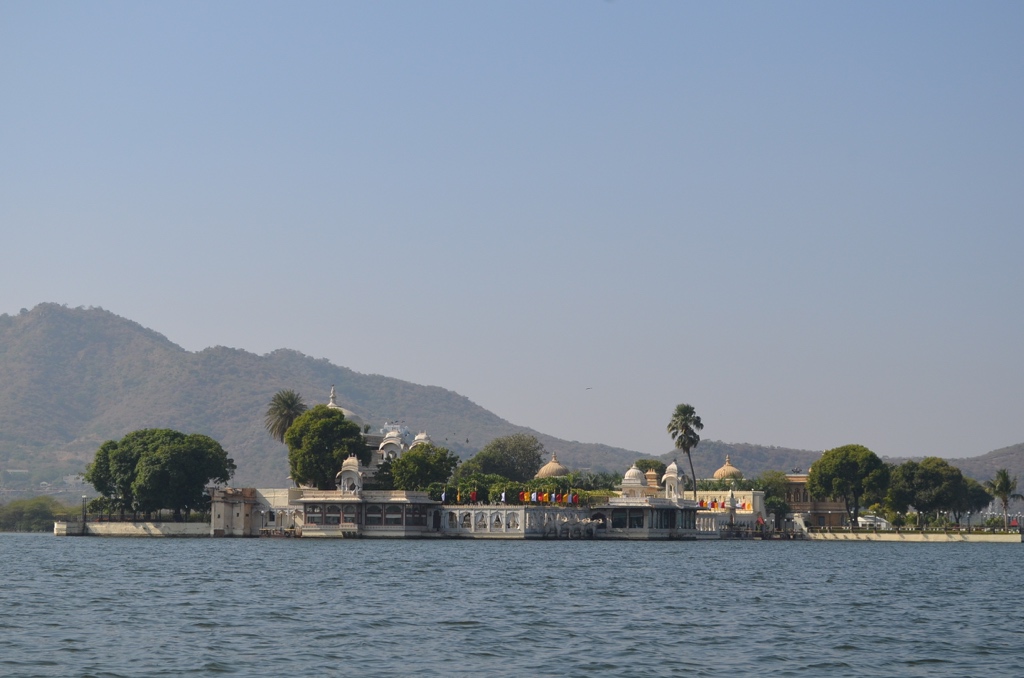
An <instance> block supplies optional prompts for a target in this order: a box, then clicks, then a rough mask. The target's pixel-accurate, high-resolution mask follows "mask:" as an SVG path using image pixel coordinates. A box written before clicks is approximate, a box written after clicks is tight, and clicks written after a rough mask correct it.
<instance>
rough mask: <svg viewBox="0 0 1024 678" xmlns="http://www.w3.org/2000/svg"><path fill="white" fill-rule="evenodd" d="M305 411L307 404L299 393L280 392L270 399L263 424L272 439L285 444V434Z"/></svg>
mask: <svg viewBox="0 0 1024 678" xmlns="http://www.w3.org/2000/svg"><path fill="white" fill-rule="evenodd" d="M305 411H306V403H304V402H302V396H300V395H299V394H298V393H296V392H295V391H291V390H282V391H278V392H277V393H275V394H274V397H273V398H271V399H270V405H268V406H267V414H266V417H264V419H263V424H264V426H266V428H267V433H269V434H270V437H271V438H273V439H274V440H276V441H278V442H281V443H283V442H284V432H285V431H287V430H288V427H289V426H291V425H292V423H293V422H294V421H295V420H296V419H298V418H299V415H300V414H302V413H303V412H305Z"/></svg>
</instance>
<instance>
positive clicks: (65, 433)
mask: <svg viewBox="0 0 1024 678" xmlns="http://www.w3.org/2000/svg"><path fill="white" fill-rule="evenodd" d="M332 384H333V385H334V386H335V388H336V389H337V393H338V401H339V403H340V404H341V405H343V406H344V407H346V408H348V409H350V410H352V411H353V412H355V413H356V414H357V415H358V416H360V417H361V418H362V419H363V420H364V421H366V422H367V423H370V424H371V425H373V426H379V425H381V424H382V423H383V422H384V421H404V422H405V424H406V426H408V428H409V429H410V430H412V431H414V432H415V431H419V430H425V431H427V432H428V433H429V434H430V435H431V437H432V438H433V439H434V441H435V442H437V443H439V444H441V445H444V446H446V447H448V448H449V449H451V450H452V451H453V452H455V453H456V454H459V455H460V456H462V457H463V458H465V457H468V456H470V455H472V454H473V453H474V452H476V450H478V449H479V448H480V447H482V446H483V445H484V444H486V443H487V442H488V441H490V440H491V439H493V438H495V437H498V436H503V435H509V434H512V433H517V432H526V433H531V434H533V435H536V436H537V437H538V438H539V439H540V440H541V442H542V443H544V445H545V446H546V447H547V449H548V450H549V451H555V452H557V453H558V456H559V459H560V460H561V461H563V463H565V464H566V465H568V466H569V467H570V468H590V469H593V470H595V471H597V470H610V471H616V472H622V471H625V469H626V468H628V467H629V465H630V464H631V463H632V462H633V461H634V460H635V459H638V458H640V457H643V456H651V455H649V454H648V455H644V454H641V453H638V452H635V451H631V450H626V449H622V448H616V447H611V446H608V445H601V444H591V443H580V442H576V441H571V442H570V441H565V440H560V439H557V438H554V437H552V436H549V435H545V434H542V433H539V432H537V431H533V430H531V429H529V428H527V427H523V426H517V425H515V424H512V423H510V422H508V421H506V420H505V419H502V418H501V417H499V416H497V415H495V414H493V413H491V412H489V411H487V410H485V409H483V408H482V407H480V406H479V405H476V404H475V403H473V402H472V401H470V400H469V399H468V398H466V397H465V396H462V395H459V394H458V393H455V392H453V391H449V390H447V389H444V388H440V387H436V386H421V385H417V384H413V383H410V382H406V381H401V380H399V379H395V378H391V377H385V376H380V375H366V374H361V373H358V372H354V371H353V370H350V369H348V368H345V367H339V366H337V365H333V364H331V363H330V362H328V361H327V360H322V359H314V358H310V357H309V356H306V355H303V354H301V353H299V352H297V351H293V350H288V349H279V350H276V351H273V352H271V353H269V354H267V355H263V356H260V355H256V354H254V353H249V352H247V351H243V350H239V349H232V348H226V347H223V346H217V347H213V348H207V349H204V350H202V351H198V352H190V351H186V350H185V349H183V348H181V347H180V346H178V345H176V344H174V343H173V342H171V341H170V340H169V339H167V337H165V336H164V335H162V334H159V333H158V332H155V331H153V330H150V329H147V328H145V327H143V326H141V325H139V324H138V323H135V322H133V321H131V320H127V319H125V318H121V317H119V316H117V315H115V314H113V313H110V312H109V311H105V310H103V309H101V308H68V307H66V306H62V305H59V304H51V303H48V304H40V305H38V306H36V307H35V308H34V309H32V310H31V311H27V310H23V311H22V312H21V313H19V314H18V315H0V470H3V469H28V470H29V471H30V472H31V474H32V477H33V478H34V479H35V480H36V481H38V480H51V479H53V478H56V477H59V476H61V475H64V474H74V473H78V472H80V471H81V470H82V469H83V468H84V466H85V464H86V463H87V462H88V461H90V460H91V459H92V457H93V454H94V453H95V451H96V449H97V448H98V447H99V445H100V444H101V443H102V442H103V441H104V440H109V439H112V438H119V437H121V436H123V435H124V434H125V433H127V432H129V431H132V430H135V429H139V428H149V427H169V428H175V429H179V430H182V431H186V432H200V433H205V434H207V435H210V436H212V437H214V438H216V439H217V440H219V441H220V442H221V444H223V445H224V447H225V448H226V449H227V450H228V452H229V454H230V455H231V456H232V457H233V458H234V459H235V462H236V464H237V465H238V472H237V474H236V476H235V479H234V481H233V484H236V485H258V486H283V485H284V484H285V481H286V477H287V474H288V465H287V452H286V450H285V448H284V446H283V445H281V444H279V443H277V442H275V441H273V440H272V439H271V438H270V437H269V436H268V435H267V434H266V432H265V431H264V429H263V412H264V411H265V409H266V405H267V402H268V401H269V400H270V398H271V396H272V395H273V394H274V393H276V392H277V391H278V390H280V389H283V388H289V389H294V390H296V391H298V392H299V393H301V394H302V396H303V398H304V399H305V400H306V402H307V404H310V405H312V404H315V403H319V402H325V401H326V399H327V394H328V393H329V391H330V387H331V385H332ZM668 409H670V408H668ZM668 409H667V410H666V411H668ZM670 449H671V442H670V441H669V440H668V436H667V435H666V450H670ZM693 454H694V465H695V466H696V468H697V473H698V475H699V476H702V477H707V476H709V475H711V473H713V472H714V470H715V469H716V468H718V467H719V466H720V465H721V464H722V463H723V461H724V460H725V455H726V454H729V455H731V456H732V461H733V463H734V464H736V466H738V467H740V468H741V469H742V470H743V471H744V472H745V473H746V474H747V475H748V476H752V475H756V474H757V473H759V472H761V471H762V470H766V469H770V468H774V469H779V470H787V471H788V470H790V469H792V468H801V469H804V470H806V469H807V468H808V467H809V466H810V464H811V463H812V462H813V461H814V460H815V459H817V458H818V456H819V455H820V452H811V451H806V450H789V449H784V448H772V447H763V446H757V445H747V444H741V445H734V444H727V443H721V442H717V441H702V442H701V443H700V445H699V446H698V447H697V448H696V450H694V453H693ZM672 456H673V453H672V452H668V453H667V454H666V455H664V457H665V458H666V459H669V458H671V457H672ZM1022 460H1024V444H1021V445H1015V446H1013V447H1010V448H1005V449H1004V450H997V451H996V452H992V453H990V454H988V455H985V456H984V457H975V458H971V459H964V460H956V461H954V462H953V463H957V465H958V466H960V468H962V469H964V471H965V472H966V473H968V475H973V476H974V477H979V478H988V477H991V475H992V473H993V472H994V469H995V468H1000V467H1005V468H1009V469H1010V470H1011V473H1017V474H1020V473H1022V472H1024V463H1022ZM975 468H977V469H979V470H982V469H983V470H984V473H982V474H981V475H976V472H975V471H974V470H973V469H975ZM0 480H2V477H0Z"/></svg>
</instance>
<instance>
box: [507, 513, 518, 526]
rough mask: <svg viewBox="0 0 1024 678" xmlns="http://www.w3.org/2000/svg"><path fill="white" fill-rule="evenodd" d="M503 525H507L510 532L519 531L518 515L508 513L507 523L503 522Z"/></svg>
mask: <svg viewBox="0 0 1024 678" xmlns="http://www.w3.org/2000/svg"><path fill="white" fill-rule="evenodd" d="M505 525H507V526H508V529H510V530H518V529H519V514H517V513H509V514H508V518H507V521H506V522H505Z"/></svg>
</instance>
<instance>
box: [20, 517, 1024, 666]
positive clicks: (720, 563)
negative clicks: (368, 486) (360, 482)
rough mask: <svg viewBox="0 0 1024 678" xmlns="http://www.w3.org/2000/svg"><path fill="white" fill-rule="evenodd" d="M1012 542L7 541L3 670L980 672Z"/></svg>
mask: <svg viewBox="0 0 1024 678" xmlns="http://www.w3.org/2000/svg"><path fill="white" fill-rule="evenodd" d="M1021 556H1024V551H1022V546H1021V545H1019V544H1017V545H1014V544H941V545H939V544H935V545H933V544H880V543H870V544H864V543H857V544H851V543H819V542H814V543H811V542H807V543H804V542H696V543H695V542H671V543H621V542H612V543H610V542H579V541H573V542H564V541H562V542H472V541H370V540H355V541H341V540H339V541H326V540H325V541H314V540H290V539H289V540H271V539H262V540H257V539H235V540H231V539H102V538H80V537H65V538H57V537H53V536H50V535H15V534H3V535H0V582H2V588H0V611H2V614H0V675H2V676H62V677H63V676H205V675H208V674H218V673H220V674H235V675H242V676H316V675H352V676H356V675H358V676H390V675H404V674H413V675H419V676H473V677H474V678H479V677H481V676H692V675H698V676H701V675H704V676H735V675H747V676H749V675H756V674H765V675H773V676H823V675H837V676H990V675H1016V674H1018V673H1019V672H1020V670H1021V667H1024V648H1022V640H1024V633H1022V632H1024V628H1022V618H1024V613H1022V612H1021V607H1020V590H1021V582H1022V581H1024V564H1022V563H1024V560H1022V557H1021Z"/></svg>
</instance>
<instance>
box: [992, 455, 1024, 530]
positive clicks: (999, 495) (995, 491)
mask: <svg viewBox="0 0 1024 678" xmlns="http://www.w3.org/2000/svg"><path fill="white" fill-rule="evenodd" d="M985 489H986V490H988V491H989V494H991V495H992V496H993V497H995V498H996V499H998V500H999V503H1000V504H1001V505H1002V507H1003V529H1004V530H1009V529H1010V517H1009V510H1010V502H1011V501H1015V500H1017V499H1024V495H1021V494H1018V493H1017V476H1014V477H1013V478H1011V477H1010V472H1009V471H1007V470H1006V469H1005V468H1001V469H999V470H998V471H996V477H995V478H993V479H992V480H986V481H985Z"/></svg>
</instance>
